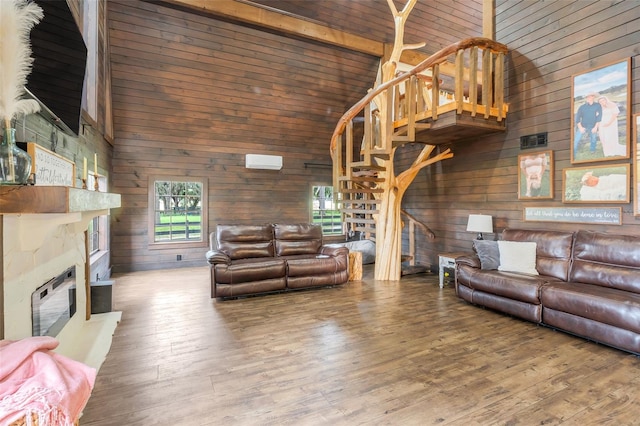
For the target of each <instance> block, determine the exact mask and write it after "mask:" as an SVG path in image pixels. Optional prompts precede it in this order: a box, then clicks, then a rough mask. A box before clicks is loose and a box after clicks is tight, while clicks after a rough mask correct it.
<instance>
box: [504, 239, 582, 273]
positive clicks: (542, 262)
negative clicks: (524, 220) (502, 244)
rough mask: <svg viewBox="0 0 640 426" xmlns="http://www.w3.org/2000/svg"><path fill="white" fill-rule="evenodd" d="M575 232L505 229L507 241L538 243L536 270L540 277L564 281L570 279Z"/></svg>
mask: <svg viewBox="0 0 640 426" xmlns="http://www.w3.org/2000/svg"><path fill="white" fill-rule="evenodd" d="M573 236H574V234H573V232H563V231H545V230H531V229H511V228H508V229H505V230H504V231H502V239H503V240H505V241H533V242H535V243H536V270H537V271H538V273H539V274H540V275H545V276H548V277H555V278H558V279H560V280H563V281H567V280H568V278H569V267H570V265H571V249H572V246H573Z"/></svg>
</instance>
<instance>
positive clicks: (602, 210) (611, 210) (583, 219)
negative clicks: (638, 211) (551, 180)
mask: <svg viewBox="0 0 640 426" xmlns="http://www.w3.org/2000/svg"><path fill="white" fill-rule="evenodd" d="M522 215H523V219H524V220H525V221H526V222H563V223H590V224H599V225H622V207H525V208H524V211H523V212H522Z"/></svg>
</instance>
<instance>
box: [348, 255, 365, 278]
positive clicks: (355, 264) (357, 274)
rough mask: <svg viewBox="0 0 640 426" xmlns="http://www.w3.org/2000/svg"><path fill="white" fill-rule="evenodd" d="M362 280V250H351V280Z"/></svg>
mask: <svg viewBox="0 0 640 426" xmlns="http://www.w3.org/2000/svg"><path fill="white" fill-rule="evenodd" d="M360 280H362V252H361V251H349V281H360Z"/></svg>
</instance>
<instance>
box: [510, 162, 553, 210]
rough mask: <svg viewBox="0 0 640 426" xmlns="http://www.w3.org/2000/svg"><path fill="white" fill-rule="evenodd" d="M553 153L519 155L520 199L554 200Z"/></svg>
mask: <svg viewBox="0 0 640 426" xmlns="http://www.w3.org/2000/svg"><path fill="white" fill-rule="evenodd" d="M553 169H554V162H553V151H551V150H549V151H540V152H534V153H531V154H521V155H518V199H519V200H544V199H553Z"/></svg>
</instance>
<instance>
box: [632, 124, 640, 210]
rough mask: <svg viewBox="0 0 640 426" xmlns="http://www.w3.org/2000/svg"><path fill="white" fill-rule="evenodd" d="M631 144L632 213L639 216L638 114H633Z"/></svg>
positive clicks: (639, 134)
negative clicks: (633, 148)
mask: <svg viewBox="0 0 640 426" xmlns="http://www.w3.org/2000/svg"><path fill="white" fill-rule="evenodd" d="M633 125H634V128H633V146H635V150H634V155H633V178H634V185H633V190H634V191H635V196H634V197H633V214H634V216H640V114H634V115H633Z"/></svg>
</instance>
